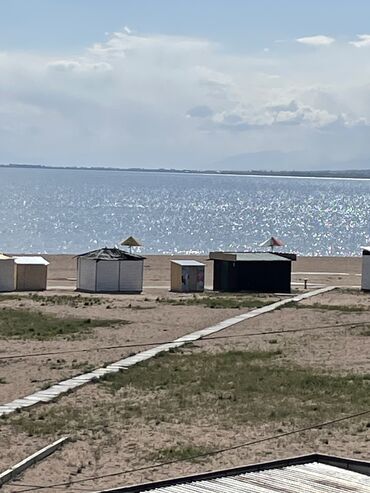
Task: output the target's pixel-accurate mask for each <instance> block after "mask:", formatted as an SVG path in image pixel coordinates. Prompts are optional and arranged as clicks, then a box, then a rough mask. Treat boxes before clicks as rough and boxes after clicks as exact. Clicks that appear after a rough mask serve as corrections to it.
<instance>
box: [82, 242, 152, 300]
mask: <svg viewBox="0 0 370 493" xmlns="http://www.w3.org/2000/svg"><path fill="white" fill-rule="evenodd" d="M143 275H144V257H142V256H140V255H134V254H133V253H128V252H125V251H123V250H120V249H119V248H101V249H99V250H93V251H92V252H87V253H83V254H81V255H79V256H78V257H77V290H78V291H87V292H91V293H141V291H142V290H143Z"/></svg>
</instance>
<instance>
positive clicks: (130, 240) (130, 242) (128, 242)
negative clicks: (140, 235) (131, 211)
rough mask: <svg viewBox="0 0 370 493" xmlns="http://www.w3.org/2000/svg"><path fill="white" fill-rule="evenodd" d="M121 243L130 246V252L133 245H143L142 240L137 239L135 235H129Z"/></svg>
mask: <svg viewBox="0 0 370 493" xmlns="http://www.w3.org/2000/svg"><path fill="white" fill-rule="evenodd" d="M121 245H124V246H128V247H129V249H130V253H131V250H132V247H140V246H142V245H141V243H140V241H138V240H136V239H135V238H134V237H133V236H129V237H128V238H126V239H125V240H124V241H121Z"/></svg>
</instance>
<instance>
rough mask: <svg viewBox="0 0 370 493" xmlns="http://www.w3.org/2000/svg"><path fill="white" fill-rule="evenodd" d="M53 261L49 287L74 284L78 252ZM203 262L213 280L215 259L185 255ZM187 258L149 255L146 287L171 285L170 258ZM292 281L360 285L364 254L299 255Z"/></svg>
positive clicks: (49, 257)
mask: <svg viewBox="0 0 370 493" xmlns="http://www.w3.org/2000/svg"><path fill="white" fill-rule="evenodd" d="M44 257H45V258H46V259H47V260H48V261H49V262H50V266H49V271H48V279H49V287H50V288H53V287H57V286H61V287H71V288H73V287H74V282H75V279H76V258H75V255H44ZM185 257H186V258H191V259H196V260H198V261H199V262H204V263H205V266H206V272H205V277H206V285H207V286H209V287H211V286H212V282H213V275H212V261H210V260H209V259H208V257H207V256H202V255H199V256H185ZM181 258H184V255H173V256H172V255H147V256H146V260H145V269H144V288H146V289H148V288H149V289H152V288H158V287H162V286H164V287H165V288H169V280H170V260H171V259H173V260H175V259H181ZM292 272H293V278H292V281H293V283H294V282H297V283H302V284H303V280H304V279H308V283H310V284H335V285H338V286H360V275H361V257H299V256H298V258H297V261H296V262H293V263H292ZM144 291H145V289H144Z"/></svg>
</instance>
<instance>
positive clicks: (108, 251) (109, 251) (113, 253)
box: [78, 248, 145, 260]
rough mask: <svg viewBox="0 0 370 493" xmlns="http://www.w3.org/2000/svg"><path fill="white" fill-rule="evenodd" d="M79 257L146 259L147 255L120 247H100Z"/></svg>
mask: <svg viewBox="0 0 370 493" xmlns="http://www.w3.org/2000/svg"><path fill="white" fill-rule="evenodd" d="M78 257H85V258H90V259H92V260H144V258H145V257H142V256H141V255H136V254H134V253H128V252H125V251H124V250H120V249H119V248H99V250H93V251H91V252H86V253H81V255H78Z"/></svg>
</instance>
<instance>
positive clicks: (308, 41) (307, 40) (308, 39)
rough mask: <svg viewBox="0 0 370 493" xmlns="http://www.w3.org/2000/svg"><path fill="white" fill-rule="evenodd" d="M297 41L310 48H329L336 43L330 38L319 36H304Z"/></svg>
mask: <svg viewBox="0 0 370 493" xmlns="http://www.w3.org/2000/svg"><path fill="white" fill-rule="evenodd" d="M296 41H297V42H298V43H301V44H304V45H308V46H328V45H331V44H332V43H334V41H335V39H334V38H331V37H330V36H324V35H322V34H317V35H316V36H304V37H303V38H297V39H296Z"/></svg>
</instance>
